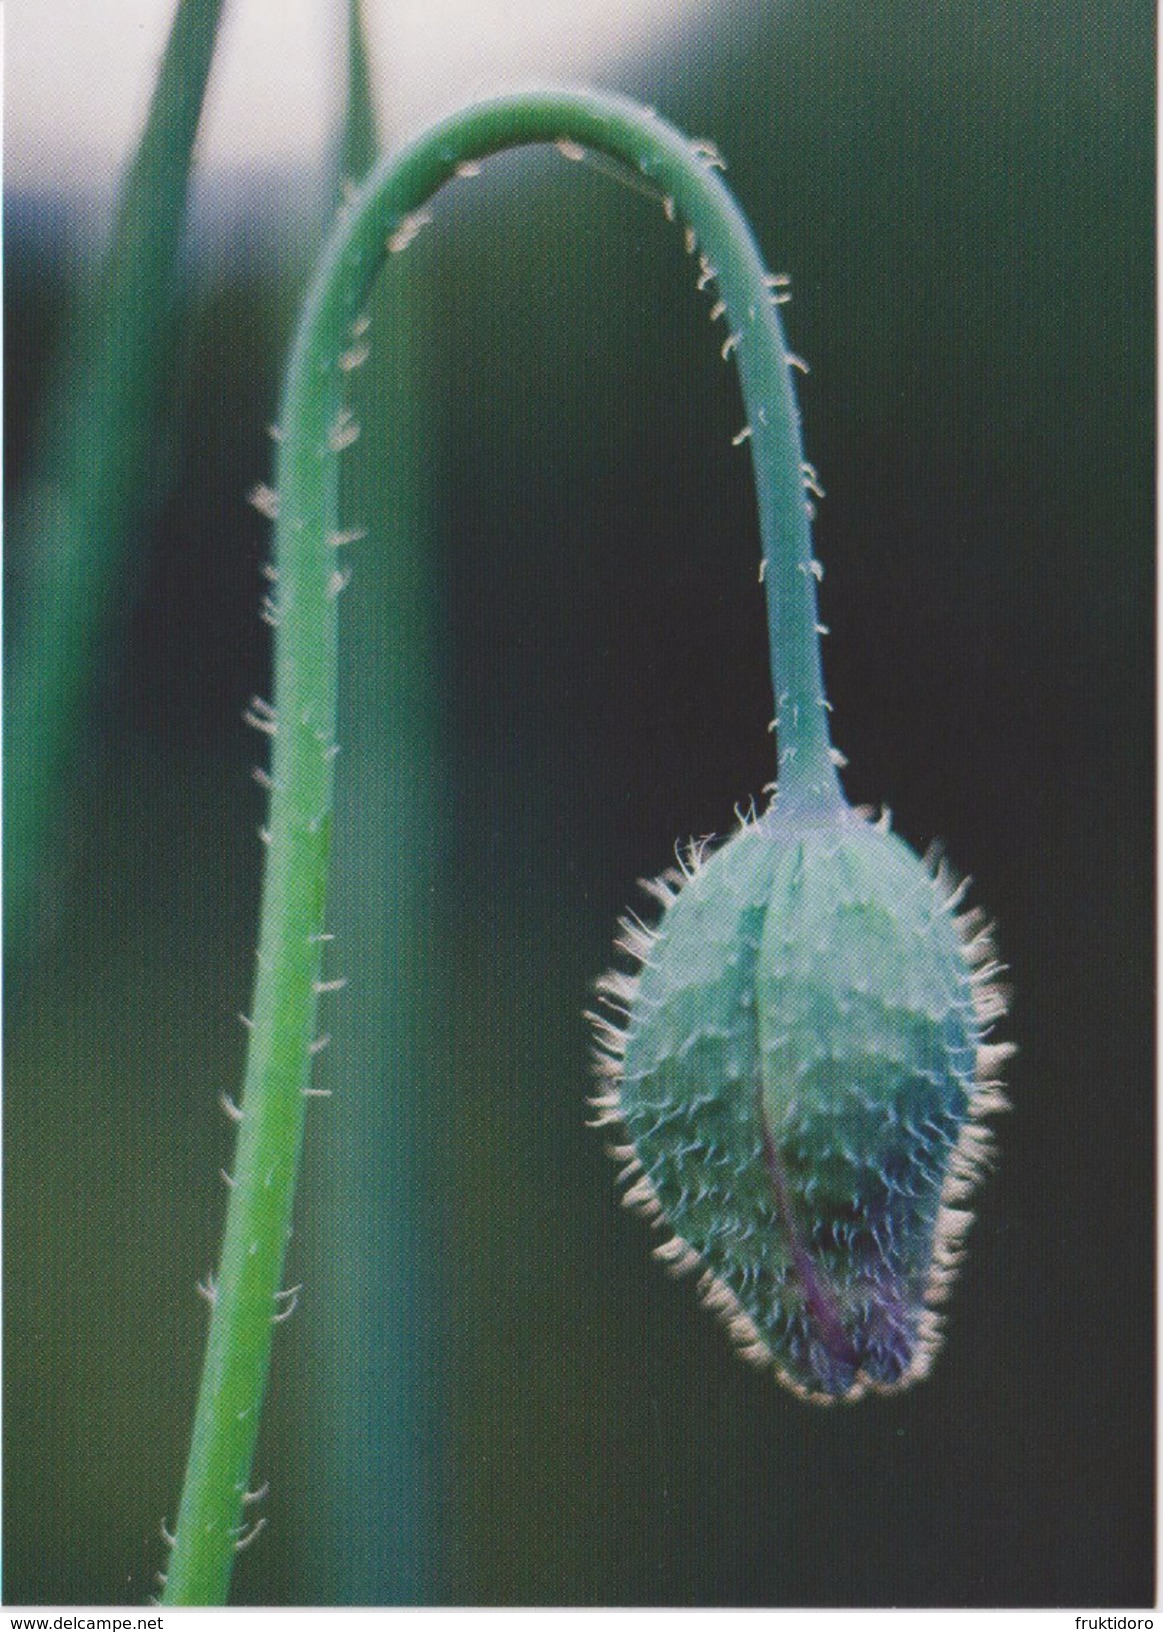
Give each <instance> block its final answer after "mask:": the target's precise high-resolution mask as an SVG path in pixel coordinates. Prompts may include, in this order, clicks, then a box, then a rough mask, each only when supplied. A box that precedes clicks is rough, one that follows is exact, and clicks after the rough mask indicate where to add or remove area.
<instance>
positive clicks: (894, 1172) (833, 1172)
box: [595, 801, 1010, 1402]
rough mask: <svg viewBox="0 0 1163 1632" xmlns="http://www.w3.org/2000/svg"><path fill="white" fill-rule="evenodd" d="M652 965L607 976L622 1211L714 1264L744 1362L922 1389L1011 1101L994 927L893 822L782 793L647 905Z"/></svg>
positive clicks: (855, 1390) (807, 1382) (642, 938)
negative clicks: (992, 1037) (639, 1215)
mask: <svg viewBox="0 0 1163 1632" xmlns="http://www.w3.org/2000/svg"><path fill="white" fill-rule="evenodd" d="M651 888H652V891H653V893H654V894H655V896H656V897H657V898H659V899H660V900H661V901H662V904H663V912H662V916H661V919H660V922H659V924H658V926H657V928H656V929H655V930H647V929H646V928H645V927H644V926H642V925H640V924H636V923H626V924H625V925H624V934H623V938H622V940H621V941H620V942H619V945H620V947H621V948H622V950H623V951H625V952H627V953H628V954H629V955H631V956H633V957H635V958H636V959H637V960H638V961H639V963H640V965H641V967H640V969H639V971H638V973H637V974H636V975H633V976H630V975H626V974H619V973H616V974H613V975H610V976H607V977H606V978H605V980H604V981H602V982H601V983H599V990H600V992H601V994H602V996H603V999H604V1000H605V1003H606V1005H607V1007H608V1008H610V1009H612V1010H613V1011H615V1013H616V1015H617V1023H615V1022H614V1021H613V1020H607V1019H602V1018H598V1019H597V1022H596V1024H597V1034H598V1044H599V1068H600V1070H601V1072H602V1074H603V1075H604V1077H605V1078H606V1079H607V1084H608V1086H607V1091H606V1092H605V1093H604V1094H603V1095H601V1096H600V1098H599V1099H598V1100H597V1101H595V1103H596V1104H597V1105H598V1107H599V1112H600V1114H599V1118H598V1121H599V1123H603V1122H620V1123H623V1124H624V1125H625V1130H626V1142H625V1143H623V1144H620V1145H618V1146H615V1147H614V1154H615V1155H617V1156H619V1157H620V1158H623V1159H624V1160H625V1162H626V1164H627V1166H626V1173H627V1177H630V1176H632V1177H633V1181H634V1182H633V1183H632V1185H631V1187H630V1189H629V1190H628V1192H627V1196H626V1200H627V1203H628V1204H629V1205H631V1206H636V1207H638V1208H639V1209H640V1210H642V1211H643V1212H644V1213H646V1214H647V1215H648V1216H651V1217H652V1218H653V1219H654V1220H655V1222H656V1223H658V1224H659V1225H663V1224H665V1225H667V1226H669V1228H670V1230H671V1231H673V1239H670V1240H667V1241H666V1242H664V1243H663V1244H662V1245H661V1246H660V1247H659V1248H658V1249H656V1250H657V1252H658V1254H659V1256H661V1257H662V1258H664V1259H667V1260H669V1261H670V1263H671V1264H672V1266H673V1267H674V1268H675V1269H676V1270H677V1271H680V1272H681V1271H682V1270H685V1269H694V1268H699V1269H701V1271H702V1278H701V1281H700V1287H701V1290H702V1292H703V1295H704V1298H705V1300H706V1302H707V1303H708V1304H709V1305H710V1306H711V1307H712V1308H713V1309H715V1310H716V1311H717V1312H718V1313H719V1314H720V1315H722V1316H723V1317H724V1319H725V1320H726V1322H727V1325H728V1328H729V1330H730V1333H731V1335H732V1337H733V1338H734V1339H735V1340H736V1341H737V1342H738V1344H739V1346H740V1348H741V1350H742V1352H743V1354H744V1355H745V1356H746V1357H747V1358H749V1359H752V1360H755V1361H757V1362H760V1363H768V1362H770V1363H771V1364H773V1365H774V1367H775V1370H776V1373H777V1375H778V1377H779V1380H780V1381H781V1382H783V1383H785V1384H786V1385H787V1386H788V1387H789V1388H791V1389H792V1390H793V1391H794V1392H796V1393H797V1394H799V1395H801V1396H803V1397H805V1398H807V1399H811V1400H816V1401H820V1402H829V1401H832V1400H838V1399H845V1400H854V1399H857V1398H859V1397H860V1395H861V1394H863V1393H865V1392H867V1391H868V1390H870V1389H871V1390H877V1391H880V1392H884V1391H887V1390H891V1389H896V1388H899V1387H902V1386H904V1385H905V1384H907V1383H910V1382H912V1381H914V1380H915V1379H917V1378H918V1377H922V1376H924V1375H925V1373H926V1372H927V1370H928V1367H929V1364H930V1362H931V1360H932V1357H933V1354H934V1352H935V1350H936V1347H937V1345H938V1342H939V1327H938V1317H937V1316H936V1314H935V1313H934V1307H935V1306H936V1305H937V1304H938V1303H939V1302H940V1301H941V1300H942V1298H943V1297H944V1295H945V1293H946V1292H947V1290H948V1286H949V1283H950V1281H951V1279H952V1276H953V1274H954V1271H955V1268H956V1264H957V1261H958V1257H959V1254H960V1251H961V1244H962V1241H963V1238H964V1235H965V1231H966V1229H967V1227H968V1225H969V1223H970V1221H971V1215H970V1214H969V1213H968V1212H967V1211H965V1209H964V1206H963V1203H964V1201H965V1199H966V1198H967V1196H968V1195H969V1194H970V1192H971V1191H972V1190H973V1188H974V1187H975V1185H976V1183H977V1181H978V1179H979V1177H980V1174H981V1171H982V1168H983V1165H984V1163H985V1161H986V1158H987V1156H988V1148H989V1135H988V1133H987V1131H986V1130H985V1128H984V1127H983V1126H982V1125H981V1118H982V1117H983V1116H984V1115H986V1114H987V1113H989V1112H990V1111H995V1110H998V1109H1001V1108H1003V1107H1004V1104H1005V1101H1004V1099H1003V1098H1002V1096H1001V1094H1000V1092H999V1089H998V1085H997V1082H996V1080H995V1079H996V1072H997V1069H998V1067H999V1065H1000V1064H1001V1062H1002V1060H1003V1059H1004V1058H1005V1057H1006V1055H1007V1054H1008V1053H1009V1052H1010V1050H1009V1048H1008V1047H1007V1046H1006V1045H996V1044H995V1045H990V1044H988V1043H987V1042H986V1037H987V1035H988V1033H989V1031H990V1029H991V1027H992V1025H993V1023H994V1021H995V1020H997V1019H998V1018H999V1017H1000V1015H1001V1014H1002V1013H1004V1010H1005V1001H1004V997H1003V995H1002V993H1001V990H1000V989H999V987H998V986H997V984H996V978H995V977H996V975H997V974H998V972H999V966H998V964H997V963H996V960H995V959H994V957H993V950H992V943H991V938H990V935H989V932H988V929H987V928H986V926H985V924H984V920H983V915H982V914H981V913H980V912H976V911H975V912H970V913H968V914H964V915H962V916H957V907H958V904H959V902H960V898H961V896H962V894H963V893H964V892H963V887H958V888H953V887H952V884H951V879H950V875H949V873H948V871H947V869H946V868H945V866H944V865H943V864H941V865H939V866H938V867H937V868H936V869H935V870H930V869H929V868H927V867H926V866H925V865H924V864H923V863H922V862H921V861H920V860H919V859H918V857H917V856H916V855H915V854H914V853H913V851H912V850H910V849H909V847H908V846H907V845H905V844H904V843H903V842H902V841H901V840H900V839H898V838H896V837H894V836H893V835H892V834H890V833H889V832H888V831H887V822H884V823H879V824H877V825H875V826H874V825H871V824H870V823H869V822H868V821H867V820H866V819H865V817H864V816H863V815H861V814H859V813H857V812H854V811H852V810H850V809H848V808H847V807H846V806H843V805H841V806H840V807H839V808H838V809H836V810H835V811H833V812H830V813H829V814H828V815H826V816H823V817H819V818H816V819H800V820H797V819H794V818H793V817H791V816H790V815H783V816H781V815H780V813H779V810H778V801H777V804H776V806H775V807H773V809H772V810H771V811H769V812H768V813H767V815H766V816H764V817H763V818H762V819H761V820H759V821H757V822H753V823H749V824H747V825H745V826H744V827H743V829H742V831H740V832H739V833H737V834H736V835H735V836H734V837H733V838H732V839H731V840H730V841H729V842H728V843H726V844H725V845H723V846H722V848H721V849H719V850H718V851H716V852H715V853H714V854H713V855H711V856H710V858H709V859H704V858H703V854H702V852H701V851H700V850H698V849H696V850H694V851H693V852H692V853H691V854H690V855H689V857H688V858H687V861H686V863H685V864H684V866H683V868H682V870H681V872H679V873H677V874H670V875H668V877H667V878H666V879H664V880H662V881H660V883H659V884H657V885H654V886H652V887H651Z"/></svg>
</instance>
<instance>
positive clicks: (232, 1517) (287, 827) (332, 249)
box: [165, 91, 841, 1604]
mask: <svg viewBox="0 0 1163 1632" xmlns="http://www.w3.org/2000/svg"><path fill="white" fill-rule="evenodd" d="M554 141H557V142H562V143H569V144H572V145H573V146H578V147H582V148H589V149H592V150H594V151H596V152H599V153H602V154H604V155H605V156H606V157H608V158H611V159H614V160H616V161H618V162H619V163H621V164H624V165H626V166H627V167H628V168H629V169H631V170H632V171H634V172H636V173H637V174H638V175H639V176H641V177H643V178H645V179H646V180H647V181H648V182H649V183H650V184H651V185H652V186H653V187H655V188H657V190H658V192H659V195H660V197H661V198H662V199H663V200H664V201H665V203H666V208H667V212H668V214H669V213H673V214H675V215H677V216H678V217H679V218H681V219H682V220H683V221H684V222H685V223H686V224H687V226H688V227H689V229H690V231H691V232H692V233H693V235H694V242H696V243H697V247H698V250H699V252H700V253H701V255H702V257H703V267H702V270H703V274H704V276H705V277H706V279H707V281H708V282H709V281H714V282H715V283H716V284H717V286H718V290H719V295H720V298H721V299H722V301H723V302H724V305H725V308H726V311H725V316H726V320H727V324H728V334H729V336H730V344H729V345H728V346H727V347H726V348H725V350H726V353H727V354H731V353H733V354H734V356H735V358H736V360H737V362H738V365H739V370H740V378H741V381H742V387H743V395H744V401H745V404H746V408H747V412H748V416H749V421H750V430H751V437H750V446H751V451H752V459H753V463H754V470H755V477H756V487H757V497H758V505H759V517H760V525H761V529H762V536H763V547H764V556H765V560H766V563H767V568H766V580H767V593H768V613H769V624H770V629H771V636H772V657H773V681H774V687H775V693H776V699H777V709H778V712H779V717H780V743H781V759H782V762H783V764H782V775H781V781H780V798H781V800H786V801H791V800H795V801H797V803H799V804H802V805H805V806H818V807H820V808H829V807H831V806H832V805H834V804H835V803H836V802H837V801H838V800H839V799H840V798H841V795H840V792H839V787H838V784H837V782H836V776H835V772H834V770H833V767H832V763H831V759H830V755H829V742H828V729H827V720H826V715H825V711H824V704H823V685H822V679H821V672H820V660H819V649H818V640H817V635H816V630H815V622H816V597H815V576H814V572H813V562H812V555H811V538H810V533H809V528H808V522H807V516H806V513H805V504H804V491H803V465H802V450H801V445H800V433H799V421H798V415H797V411H796V406H795V401H794V397H793V394H792V389H791V383H790V379H789V375H788V365H787V358H786V351H785V347H784V341H783V335H782V331H781V326H780V323H779V320H778V315H777V313H776V311H775V310H774V308H773V306H772V303H771V299H770V291H769V287H768V283H767V279H766V274H765V271H764V266H763V262H762V260H761V258H760V256H759V253H758V250H757V249H756V247H755V243H754V240H753V238H752V236H751V233H750V230H749V228H748V227H747V224H746V222H745V220H744V218H743V216H742V214H741V213H740V211H739V209H738V207H737V205H736V204H735V202H734V200H733V199H732V198H731V195H730V194H729V193H728V191H727V189H726V187H725V186H724V185H723V183H722V181H721V180H720V179H719V177H718V175H717V174H716V173H715V169H714V159H715V155H714V154H713V152H710V151H708V150H707V149H705V148H702V147H700V146H698V145H695V146H692V144H691V143H690V142H689V141H688V140H687V139H686V138H685V137H683V136H682V135H680V134H679V132H677V131H676V130H674V129H673V128H672V127H671V126H669V125H667V124H665V123H664V122H663V121H662V120H660V119H659V118H657V117H656V116H655V115H653V114H652V113H650V112H648V111H646V110H643V109H640V108H638V107H637V106H635V105H634V104H633V103H630V102H627V101H625V100H622V99H620V98H615V97H607V96H598V95H594V94H590V93H582V92H578V93H574V92H566V91H563V92H552V91H546V92H530V93H526V94H523V95H517V96H512V97H507V98H502V99H498V100H496V101H493V102H488V103H483V104H480V105H478V106H476V107H472V108H469V109H467V110H466V111H464V112H462V113H459V114H457V115H454V116H453V117H451V118H449V119H447V120H446V121H444V122H443V123H441V124H440V125H438V126H436V127H435V128H434V129H432V130H431V131H429V132H428V133H427V134H426V135H424V136H422V137H420V138H419V139H418V140H416V141H414V142H412V143H411V144H410V145H409V146H407V147H406V148H404V149H403V150H402V151H401V152H400V153H399V154H397V155H395V156H393V157H391V158H389V159H386V160H384V161H383V162H382V163H381V164H380V165H379V166H378V167H377V169H376V170H375V171H374V173H373V174H372V176H371V177H370V178H369V180H368V182H367V183H366V184H365V186H364V187H363V188H362V189H361V190H360V192H359V193H358V194H357V195H356V197H355V198H354V199H353V201H352V203H351V205H350V207H349V209H348V210H347V211H346V212H345V214H344V215H343V217H342V218H341V220H340V223H339V225H338V227H337V228H336V231H335V232H334V233H333V235H332V237H331V239H330V241H329V243H328V245H327V247H326V249H325V251H324V254H323V257H322V261H321V264H320V269H319V272H318V275H317V277H316V279H315V282H314V284H313V286H312V290H311V293H310V294H309V296H308V298H307V302H306V305H305V308H304V312H303V316H302V319H301V322H300V325H299V329H298V332H297V335H296V339H295V344H294V348H293V351H292V355H291V361H290V365H289V368H288V372H287V376H286V382H285V386H284V393H283V402H282V409H281V416H280V423H281V429H282V440H281V442H280V444H279V452H278V466H277V493H278V521H277V528H276V541H275V566H276V570H277V574H278V578H277V584H276V610H275V617H276V619H277V628H276V640H275V694H274V708H273V713H272V716H271V719H270V721H269V722H268V724H269V728H270V729H271V730H272V744H273V751H272V763H271V778H272V791H271V803H270V817H269V822H268V830H269V836H270V842H269V854H268V864H267V874H266V879H265V884H264V892H263V907H262V927H261V932H260V942H259V955H258V976H257V985H256V993H255V1004H254V1016H253V1031H252V1035H251V1047H250V1053H249V1057H248V1061H247V1071H246V1082H245V1087H244V1093H243V1098H242V1104H241V1110H242V1117H243V1119H242V1122H241V1126H240V1130H239V1146H238V1156H237V1161H236V1165H235V1171H234V1175H233V1177H234V1188H233V1190H232V1192H231V1195H230V1203H229V1208H228V1213H227V1222H226V1235H225V1241H224V1245H223V1251H222V1261H221V1267H220V1271H219V1274H218V1277H217V1281H216V1290H215V1303H214V1309H213V1313H212V1316H211V1327H210V1337H209V1344H208V1349H207V1355H206V1362H205V1369H204V1372H203V1378H202V1385H201V1391H200V1395H199V1402H198V1409H197V1415H196V1419H195V1424H194V1434H193V1440H192V1444H191V1451H190V1460H189V1465H188V1468H187V1475H186V1484H185V1488H184V1491H183V1495H182V1504H181V1509H180V1512H179V1517H178V1528H177V1533H176V1540H175V1545H174V1549H173V1554H172V1558H171V1562H170V1568H169V1578H168V1584H167V1587H166V1593H165V1602H167V1603H174V1604H177V1603H220V1602H222V1601H224V1599H225V1595H226V1592H227V1589H228V1586H229V1581H230V1573H231V1566H232V1564H233V1559H234V1553H235V1549H236V1546H237V1544H238V1542H239V1541H240V1540H242V1539H245V1536H246V1534H247V1531H246V1528H245V1526H244V1524H243V1517H242V1515H243V1497H244V1493H245V1491H246V1486H247V1481H248V1478H249V1475H250V1467H251V1459H252V1455H253V1450H254V1442H255V1437H256V1435H257V1431H258V1422H259V1413H260V1409H261V1404H262V1397H263V1392H264V1388H265V1383H266V1376H267V1369H268V1364H269V1358H270V1347H271V1334H272V1330H273V1327H272V1317H274V1316H275V1315H277V1313H278V1312H279V1307H280V1306H279V1303H278V1298H277V1295H278V1292H279V1288H280V1278H281V1275H282V1267H283V1258H284V1252H285V1248H286V1243H287V1238H288V1236H289V1234H290V1228H291V1213H292V1201H293V1194H294V1185H295V1176H296V1170H297V1167H298V1162H299V1154H300V1148H301V1144H302V1133H303V1123H304V1107H305V1099H304V1091H305V1090H306V1089H307V1087H308V1084H309V1076H310V1064H311V1045H312V1039H313V1036H314V1029H315V1015H316V1007H317V988H318V984H319V980H320V951H321V937H322V935H323V907H324V892H325V883H326V870H327V858H328V843H329V839H330V830H331V809H332V790H333V781H334V758H335V753H336V744H335V709H336V662H337V616H336V609H337V600H338V591H339V588H340V587H341V584H342V575H341V573H340V571H339V569H338V567H337V554H338V552H337V549H336V538H337V531H336V529H337V517H336V491H337V481H336V462H337V457H338V453H339V452H340V450H341V449H342V447H343V446H344V445H345V442H346V441H347V439H348V433H349V429H350V427H349V426H348V424H347V422H346V420H345V418H344V412H343V381H344V378H345V368H346V366H347V362H348V360H349V359H350V356H351V353H352V349H353V347H356V346H359V345H361V344H362V341H361V340H360V328H361V324H360V313H361V309H362V306H363V302H364V300H365V298H366V296H367V292H368V290H369V288H370V285H371V283H372V281H373V279H374V278H375V275H376V273H377V271H378V270H379V268H380V266H381V265H382V263H383V262H384V260H385V258H386V257H387V256H388V255H390V254H393V253H402V252H404V251H405V250H406V247H407V244H408V242H409V241H410V239H411V237H412V236H414V234H415V232H416V231H417V230H419V227H420V226H421V224H422V221H423V219H424V218H423V216H422V214H421V213H420V212H422V211H423V209H424V207H425V206H426V204H427V203H428V201H429V200H430V199H431V197H432V195H433V194H434V193H435V192H436V191H437V190H438V189H439V188H440V187H441V186H443V185H444V183H445V182H447V181H449V180H450V179H451V178H452V177H453V176H454V175H455V174H456V173H457V170H458V168H459V167H461V166H463V165H465V164H467V163H470V162H472V161H476V160H479V159H482V158H484V157H486V156H487V155H489V154H491V153H495V152H498V151H499V150H501V149H504V148H510V147H517V146H525V145H529V144H532V143H537V142H554Z"/></svg>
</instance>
